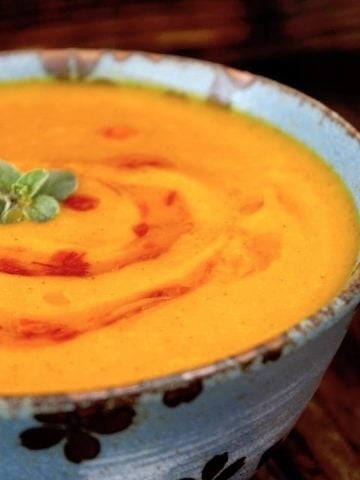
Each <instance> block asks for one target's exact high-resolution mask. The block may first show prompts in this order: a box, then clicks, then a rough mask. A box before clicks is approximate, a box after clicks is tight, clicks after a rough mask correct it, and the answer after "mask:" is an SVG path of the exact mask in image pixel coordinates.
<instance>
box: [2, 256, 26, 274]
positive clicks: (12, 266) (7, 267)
mask: <svg viewBox="0 0 360 480" xmlns="http://www.w3.org/2000/svg"><path fill="white" fill-rule="evenodd" d="M0 272H2V273H8V274H9V275H23V276H28V275H30V272H29V271H28V270H27V269H26V268H24V267H23V266H22V265H21V264H20V263H19V262H17V261H16V260H13V259H12V258H0Z"/></svg>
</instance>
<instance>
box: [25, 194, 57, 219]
mask: <svg viewBox="0 0 360 480" xmlns="http://www.w3.org/2000/svg"><path fill="white" fill-rule="evenodd" d="M59 211H60V205H59V202H58V201H57V200H56V199H55V198H53V197H50V196H49V195H42V194H40V195H37V196H36V197H35V198H34V199H33V201H32V203H31V204H30V205H29V206H27V207H25V208H24V214H25V216H26V218H27V219H29V220H32V221H33V222H37V223H42V222H47V221H49V220H51V219H52V218H54V217H55V216H56V215H57V214H58V213H59Z"/></svg>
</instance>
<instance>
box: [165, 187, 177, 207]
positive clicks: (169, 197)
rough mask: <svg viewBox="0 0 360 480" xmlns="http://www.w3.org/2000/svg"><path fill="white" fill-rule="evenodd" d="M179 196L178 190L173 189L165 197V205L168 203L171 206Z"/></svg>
mask: <svg viewBox="0 0 360 480" xmlns="http://www.w3.org/2000/svg"><path fill="white" fill-rule="evenodd" d="M176 197H177V192H176V190H171V191H170V192H169V193H168V194H167V195H166V197H165V200H164V201H165V205H167V206H168V207H170V205H172V204H173V203H174V201H175V199H176Z"/></svg>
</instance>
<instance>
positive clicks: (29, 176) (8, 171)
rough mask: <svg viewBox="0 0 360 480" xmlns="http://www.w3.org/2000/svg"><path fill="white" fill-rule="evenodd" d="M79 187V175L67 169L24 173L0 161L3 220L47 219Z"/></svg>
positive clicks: (15, 221) (57, 211) (1, 213)
mask: <svg viewBox="0 0 360 480" xmlns="http://www.w3.org/2000/svg"><path fill="white" fill-rule="evenodd" d="M77 188H78V180H77V178H76V176H75V175H74V174H73V173H72V172H69V171H67V170H53V171H48V170H45V169H36V170H30V171H29V172H26V173H21V172H19V170H18V169H17V168H16V167H15V166H14V165H12V164H11V163H8V162H6V161H5V160H0V223H3V224H6V223H19V222H22V221H23V220H30V221H32V222H38V223H41V222H48V221H49V220H51V219H53V218H54V217H56V215H57V214H58V213H59V211H60V202H62V201H63V200H65V199H66V198H68V197H69V196H70V195H71V194H72V193H74V192H75V191H76V190H77Z"/></svg>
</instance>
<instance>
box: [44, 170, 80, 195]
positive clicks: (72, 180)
mask: <svg viewBox="0 0 360 480" xmlns="http://www.w3.org/2000/svg"><path fill="white" fill-rule="evenodd" d="M77 188H78V180H77V178H76V176H75V175H74V174H73V173H72V172H69V171H67V170H53V171H51V172H49V177H48V179H47V180H46V182H45V183H44V185H43V186H42V188H41V189H40V192H39V193H42V194H45V195H50V196H51V197H54V198H56V200H58V201H60V202H61V201H63V200H65V199H66V198H68V197H69V196H70V195H71V194H72V193H74V192H75V191H76V190H77Z"/></svg>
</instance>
